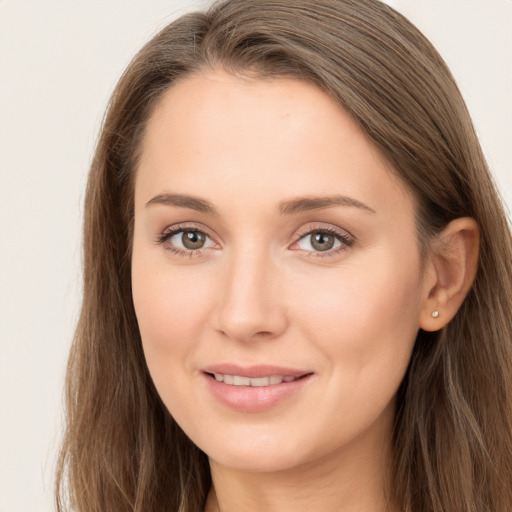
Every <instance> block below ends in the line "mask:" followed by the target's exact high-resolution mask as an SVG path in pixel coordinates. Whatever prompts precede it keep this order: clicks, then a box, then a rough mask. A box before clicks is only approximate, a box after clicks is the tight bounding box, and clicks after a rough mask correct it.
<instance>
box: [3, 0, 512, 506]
mask: <svg viewBox="0 0 512 512" xmlns="http://www.w3.org/2000/svg"><path fill="white" fill-rule="evenodd" d="M388 3H390V4H392V5H394V6H395V7H396V8H397V9H398V10H400V11H402V12H403V13H404V14H406V15H407V16H408V17H410V19H411V20H412V21H414V22H415V23H416V24H417V25H418V26H419V27H420V28H421V29H422V30H423V31H424V32H425V33H426V34H427V36H429V37H430V38H431V40H432V41H433V42H434V44H435V45H436V46H437V47H438V49H439V50H440V52H441V53H442V55H443V56H444V57H445V59H446V60H447V62H448V64H449V65H450V66H451V67H452V70H453V72H454V74H455V77H456V78H457V80H458V82H459V85H460V87H461V89H462V92H463V94H464V96H465V97H466V100H467V102H468V104H469V108H470V111H471V112H472V114H473V117H474V121H475V123H476V126H477V129H478V132H479V134H480V137H481V140H482V143H483V147H484V150H485V152H486V154H487V157H488V159H489V161H490V164H491V167H492V169H493V171H494V173H495V176H496V179H497V180H498V182H499V183H500V186H501V188H502V190H503V194H504V196H505V197H506V201H507V204H508V205H509V206H510V205H512V173H511V163H512V140H511V132H512V67H511V64H510V63H511V62H512V31H511V30H510V27H511V26H512V1H511V0H389V2H388ZM201 4H204V2H200V1H190V0H189V1H186V0H179V1H178V0H167V1H163V0H158V1H157V0H146V1H142V0H139V1H129V0H128V1H127V0H109V1H108V2H103V1H100V0H88V1H85V0H82V1H78V0H73V1H72V0H61V1H50V0H0V240H1V252H0V512H41V511H50V510H53V505H52V490H53V488H52V486H53V470H54V464H55V455H56V450H57V445H58V439H59V432H60V425H61V414H62V408H61V396H62V385H63V376H64V367H65V360H66V355H67V351H68V348H69V344H70V340H71V337H72V332H73V326H74V323H75V321H76V318H77V312H78V307H79V296H80V286H81V284H80V279H81V277H80V276H81V274H80V258H81V256H80V231H81V207H82V201H83V190H84V185H85V180H86V174H87V169H88V165H89V161H90V158H91V154H92V151H93V147H94V142H95V138H96V136H97V133H98V128H99V125H100V122H101V119H102V113H103V109H104V107H105V104H106V102H107V98H108V96H109V94H110V92H111V91H112V89H113V87H114V84H115V82H116V81H117V79H118V77H119V76H120V74H121V72H122V70H123V69H124V68H125V66H126V65H127V64H128V62H129V60H130V58H131V57H132V56H133V54H134V53H135V51H136V50H137V49H138V48H139V47H140V46H141V45H142V44H143V43H144V42H145V41H146V40H148V39H149V38H150V37H151V35H153V34H154V33H155V32H156V31H157V30H158V28H160V27H162V26H163V25H164V24H165V23H166V22H168V21H170V20H171V19H173V18H174V17H175V16H177V15H178V14H181V13H183V12H185V11H186V10H190V9H193V8H195V7H198V6H201Z"/></svg>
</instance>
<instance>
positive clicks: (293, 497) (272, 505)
mask: <svg viewBox="0 0 512 512" xmlns="http://www.w3.org/2000/svg"><path fill="white" fill-rule="evenodd" d="M387 439H389V437H387ZM359 441H361V440H359ZM374 441H375V442H373V443H368V440H366V441H365V442H357V441H354V443H352V444H353V446H351V447H350V446H349V447H344V448H343V449H342V450H340V452H332V453H329V454H328V455H326V456H324V457H322V458H321V459H316V460H314V461H311V462H306V463H304V464H302V465H300V466H296V467H293V468H290V469H284V470H280V471H273V472H251V471H245V470H239V469H233V468H229V467H226V466H224V465H222V464H219V463H217V462H215V461H212V460H210V469H211V474H212V489H211V492H210V494H209V496H208V502H207V505H206V508H205V511H206V512H306V511H308V512H310V511H311V510H322V511H323V512H396V510H395V509H393V507H391V505H389V504H387V500H386V489H387V486H388V485H389V481H388V475H389V474H390V471H389V467H390V459H391V457H390V455H391V450H390V447H389V443H388V442H386V441H385V440H384V439H380V440H375V439H374ZM362 446H364V447H365V448H364V449H363V450H361V447H362Z"/></svg>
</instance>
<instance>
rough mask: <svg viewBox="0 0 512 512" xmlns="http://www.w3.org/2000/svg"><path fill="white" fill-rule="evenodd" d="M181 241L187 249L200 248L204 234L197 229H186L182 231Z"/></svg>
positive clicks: (203, 240)
mask: <svg viewBox="0 0 512 512" xmlns="http://www.w3.org/2000/svg"><path fill="white" fill-rule="evenodd" d="M181 241H182V242H183V245H184V246H185V247H186V248H187V249H201V247H203V245H204V242H205V239H204V235H203V234H202V233H199V232H198V231H186V232H185V233H183V236H182V237H181Z"/></svg>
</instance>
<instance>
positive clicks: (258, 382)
mask: <svg viewBox="0 0 512 512" xmlns="http://www.w3.org/2000/svg"><path fill="white" fill-rule="evenodd" d="M205 373H206V375H208V376H209V377H210V378H212V379H215V380H216V381H217V382H223V383H224V384H227V385H228V386H246V387H247V386H250V387H255V388H260V387H267V386H274V385H277V384H282V383H283V382H294V381H296V380H300V379H304V378H305V377H307V376H309V375H311V374H310V373H305V374H303V375H298V376H294V375H270V376H267V377H246V376H243V375H230V374H227V373H209V372H205Z"/></svg>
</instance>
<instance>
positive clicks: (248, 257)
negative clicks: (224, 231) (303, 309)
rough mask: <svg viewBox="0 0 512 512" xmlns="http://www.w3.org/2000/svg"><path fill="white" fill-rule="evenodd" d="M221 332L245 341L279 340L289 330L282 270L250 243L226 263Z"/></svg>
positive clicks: (221, 299)
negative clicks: (280, 292) (283, 300)
mask: <svg viewBox="0 0 512 512" xmlns="http://www.w3.org/2000/svg"><path fill="white" fill-rule="evenodd" d="M223 278H224V279H223V280H222V283H223V284H222V289H221V291H220V294H219V303H218V329H219V330H220V331H221V332H223V333H224V334H225V335H226V336H228V337H230V338H233V339H238V340H242V341H249V340H252V339H256V338H260V337H265V338H271V337H276V336H278V335H279V334H281V333H282V332H283V330H284V329H285V328H286V315H285V308H284V304H283V303H282V296H280V294H279V292H278V290H279V286H280V285H279V271H278V269H277V268H276V264H275V262H273V261H272V258H271V257H270V255H269V251H268V250H266V249H265V248H262V247H261V246H259V247H256V246H254V245H251V244H246V245H245V246H240V247H236V248H233V249H232V250H231V252H230V255H229V257H228V258H227V259H226V261H225V271H224V273H223Z"/></svg>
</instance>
